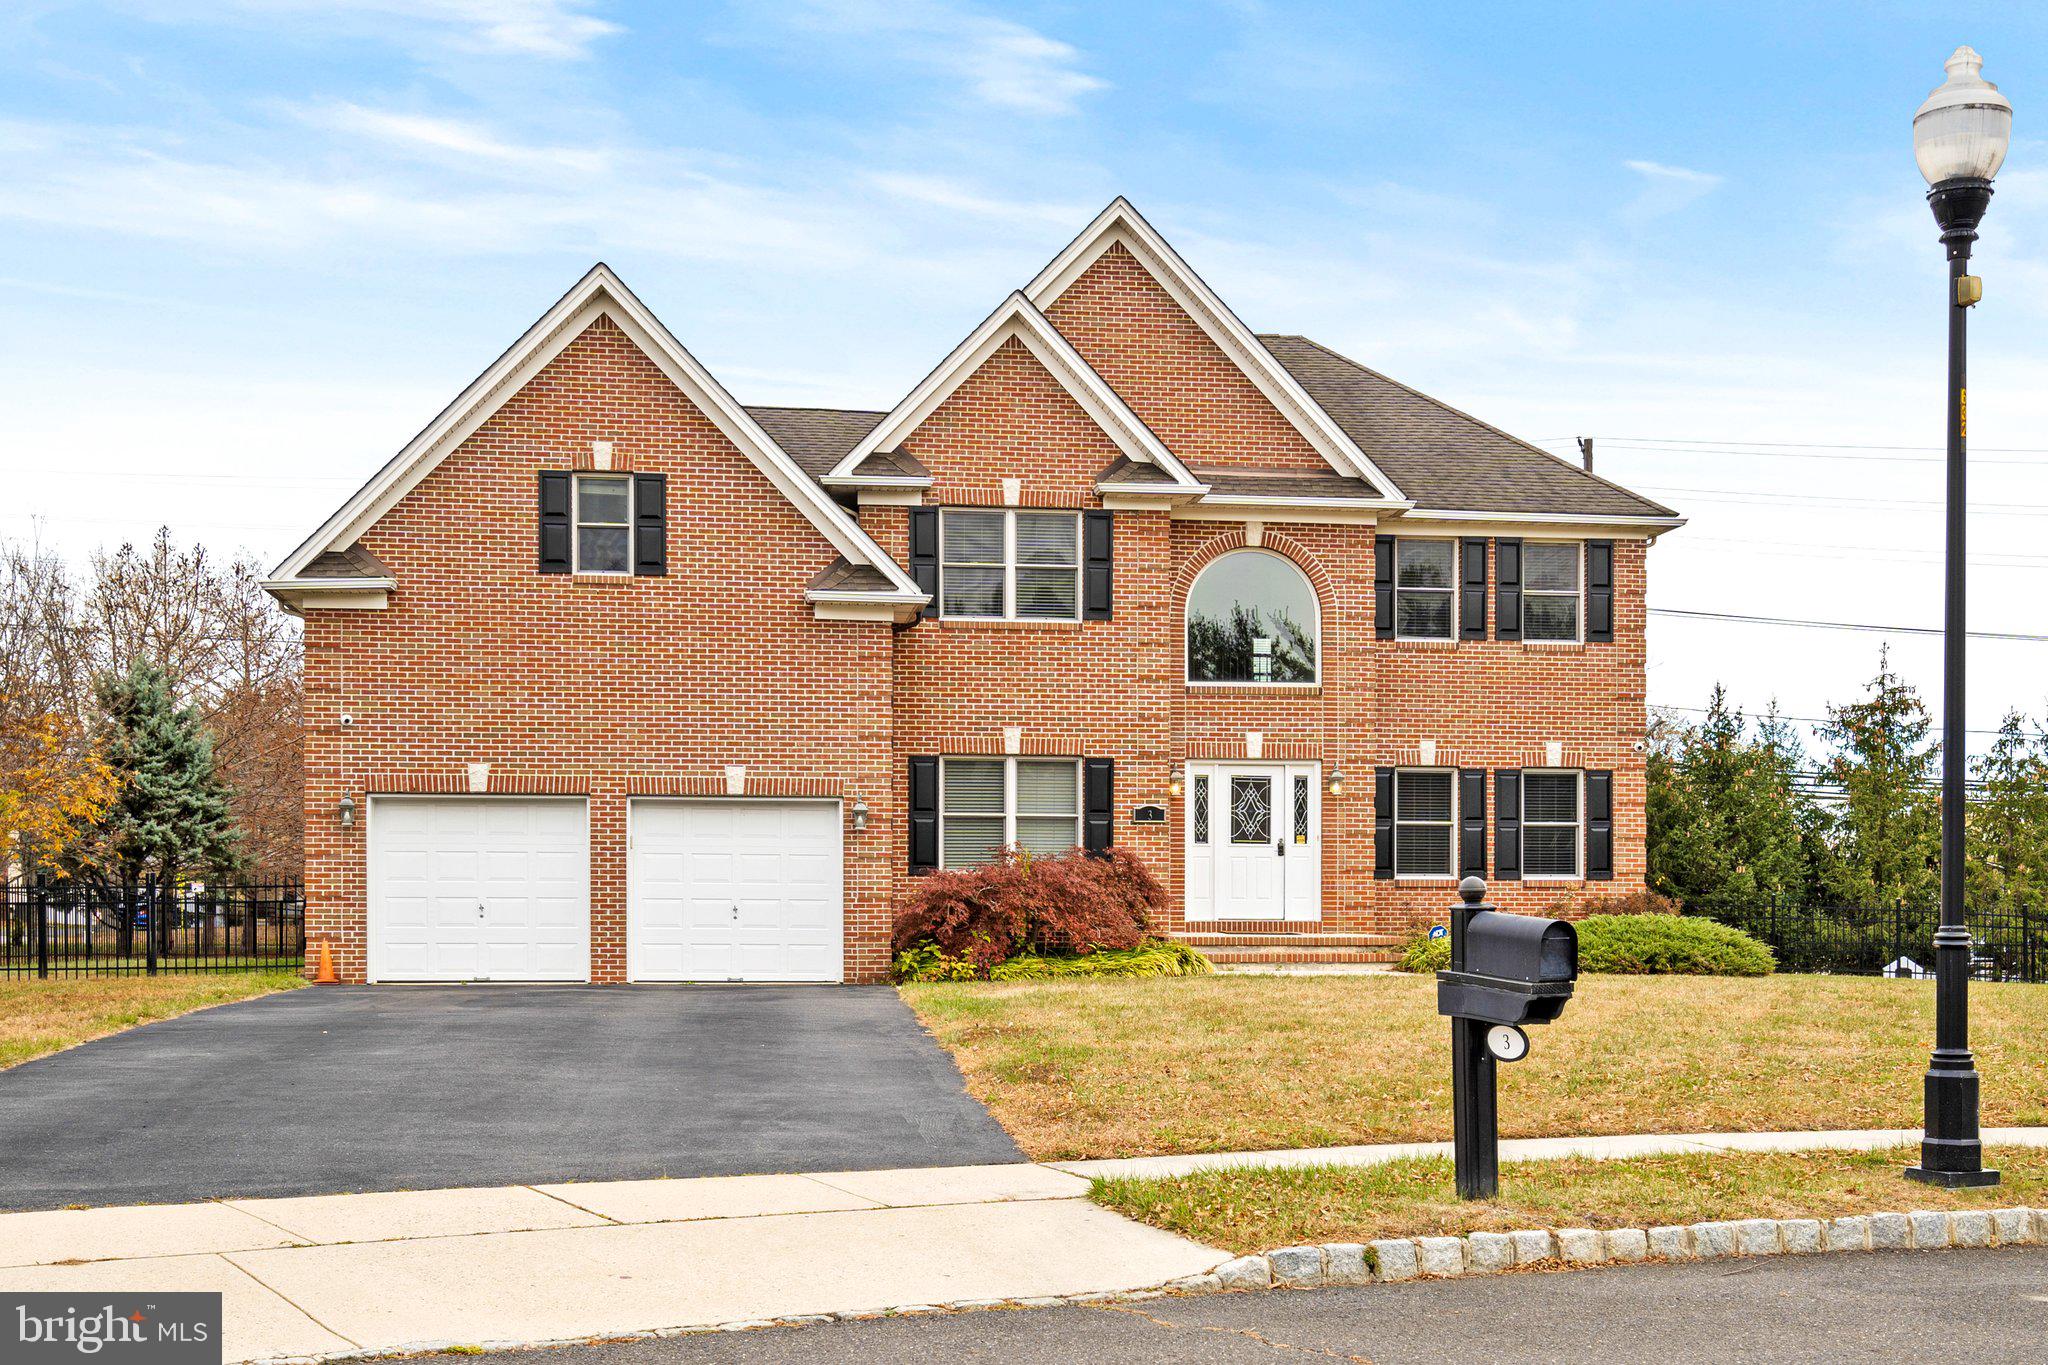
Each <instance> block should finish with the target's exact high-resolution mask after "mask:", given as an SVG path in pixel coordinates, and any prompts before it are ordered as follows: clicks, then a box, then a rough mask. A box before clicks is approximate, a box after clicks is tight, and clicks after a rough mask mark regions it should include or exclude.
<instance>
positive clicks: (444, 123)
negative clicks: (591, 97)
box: [301, 103, 611, 174]
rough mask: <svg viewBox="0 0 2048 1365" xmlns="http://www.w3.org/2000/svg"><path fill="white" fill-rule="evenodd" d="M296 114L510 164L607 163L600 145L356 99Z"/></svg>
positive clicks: (379, 137) (596, 167)
mask: <svg viewBox="0 0 2048 1365" xmlns="http://www.w3.org/2000/svg"><path fill="white" fill-rule="evenodd" d="M301 117H303V118H304V119H305V120H306V121H307V122H308V123H312V124H314V125H316V126H319V127H324V128H328V129H332V130H333V131H335V132H339V133H344V134H349V135H352V136H356V137H361V138H365V139H368V140H371V141H374V142H379V143H383V144H385V145H388V146H395V147H401V148H406V149H409V150H412V151H415V152H425V153H429V154H434V153H438V154H443V155H447V156H452V157H455V158H458V159H461V160H465V161H484V162H491V163H496V164H499V165H503V166H506V167H510V168H514V169H521V170H560V171H574V172H581V173H587V174H594V173H596V172H599V171H602V170H604V169H605V168H606V167H607V166H608V165H609V164H610V162H611V157H610V155H609V154H608V153H607V152H606V151H605V150H604V149H602V148H595V147H563V146H546V145H541V146H527V145H522V144H520V143H516V142H511V141H508V140H506V139H505V138H503V137H501V136H499V135H498V134H497V133H495V132H493V131H492V130H491V129H489V128H488V127H486V126H484V125H482V124H479V123H474V122H469V121H466V120H462V119H450V118H436V117H433V116H432V115H428V114H407V113H401V112H399V111H396V110H390V109H371V108H368V107H366V106H364V105H360V104H347V103H342V104H329V105H322V106H319V107H317V108H312V109H306V110H303V111H301Z"/></svg>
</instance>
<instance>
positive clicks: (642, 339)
mask: <svg viewBox="0 0 2048 1365" xmlns="http://www.w3.org/2000/svg"><path fill="white" fill-rule="evenodd" d="M600 317H608V318H610V319H611V320H612V322H613V323H615V324H616V325H617V326H618V328H619V330H620V331H622V332H624V333H625V334H626V336H627V338H628V339H629V340H631V341H632V342H633V344H634V345H635V346H638V347H639V348H640V350H641V351H642V352H644V353H645V354H646V355H647V357H648V358H649V359H651V360H652V361H654V363H655V364H656V365H657V366H658V367H660V369H661V372H662V373H663V374H664V375H666V376H668V379H669V382H671V383H673V384H674V385H675V386H676V387H677V388H678V389H680V390H681V391H682V393H683V395H684V396H685V397H686V398H688V399H689V400H690V401H691V402H692V403H694V404H695V405H696V406H697V408H698V410H699V411H701V412H703V413H704V415H705V416H706V417H708V418H710V419H711V422H712V424H713V425H715V426H716V427H718V429H719V430H720V432H722V433H723V434H724V435H725V438H726V439H727V440H729V441H731V442H732V443H733V445H734V446H735V447H736V448H738V450H739V451H740V453H741V454H743V455H745V456H746V457H747V459H748V460H749V461H751V462H752V463H753V465H754V467H755V468H756V469H758V470H760V471H761V473H762V474H763V475H764V476H765V477H766V478H767V479H768V481H769V482H770V483H772V484H774V485H775V487H776V489H777V490H778V491H780V492H781V493H782V495H783V496H784V497H785V498H787V499H788V500H789V501H790V503H791V504H792V505H794V506H795V507H796V509H797V511H799V512H801V513H802V514H803V515H804V518H805V519H806V520H807V521H809V522H810V523H811V524H812V525H813V526H815V527H816V528H817V529H818V532H819V534H821V535H823V536H824V537H825V539H826V540H827V541H829V542H830V543H831V545H832V547H833V548H834V549H836V550H837V551H839V553H840V554H842V555H844V556H846V557H847V558H848V559H849V560H851V561H853V562H854V563H856V564H866V565H869V566H871V567H873V568H876V569H879V570H881V571H882V573H883V574H884V575H886V576H887V577H888V579H889V581H890V582H891V583H892V584H894V585H895V586H896V589H897V590H898V591H901V592H905V593H918V592H919V590H918V587H917V585H916V584H915V583H913V582H912V581H911V580H910V577H909V575H908V574H906V573H904V572H903V570H902V569H901V568H900V567H899V566H898V565H897V564H896V562H895V561H894V560H893V559H891V558H890V557H889V556H888V555H887V554H886V553H884V552H883V550H882V548H881V547H880V546H879V545H877V544H875V542H874V540H873V539H871V538H870V537H869V536H868V534H867V533H866V532H865V531H863V530H862V529H861V528H860V525H859V523H857V522H856V521H854V519H853V518H852V517H851V516H850V515H848V514H847V512H846V511H845V509H844V508H841V507H840V506H839V505H838V504H837V503H835V502H833V501H832V499H831V498H829V497H827V496H826V495H825V493H824V491H823V490H822V489H820V488H819V487H818V486H817V485H816V484H814V483H812V482H811V480H810V478H809V477H808V476H807V475H805V473H804V472H803V470H802V468H801V467H800V466H798V464H797V463H796V461H794V460H792V459H791V458H790V457H789V455H788V454H787V453H786V452H784V451H783V450H782V448H781V447H780V446H778V445H776V444H775V442H774V440H773V439H772V438H770V437H769V435H768V433H767V432H765V431H763V430H762V429H761V426H760V423H758V422H756V421H755V420H754V419H753V417H752V416H751V415H749V414H748V412H747V410H746V409H745V408H743V407H741V406H740V405H739V403H738V402H736V401H735V400H734V398H733V396H732V395H731V394H730V393H727V392H726V390H725V386H724V385H722V384H720V383H719V382H718V380H717V379H715V378H713V377H712V375H711V372H710V371H709V370H707V369H705V368H704V366H703V365H702V364H700V363H699V362H698V360H697V358H696V357H695V356H693V355H691V354H690V353H689V351H687V350H686V349H684V347H683V345H682V343H680V342H678V341H677V340H676V339H675V337H674V336H673V335H671V334H670V332H669V330H668V329H667V328H666V327H664V326H662V324H661V320H660V319H658V318H656V317H655V316H654V314H653V313H652V312H650V311H649V310H648V308H647V306H646V305H645V304H643V303H641V302H640V300H639V299H638V298H637V297H635V296H634V294H633V292H632V291H631V290H630V289H628V288H626V286H625V284H624V283H623V282H622V281H620V279H619V278H618V276H616V275H614V274H613V273H612V271H611V267H609V266H607V265H604V264H602V263H600V264H598V265H596V266H593V267H592V268H591V270H590V273H589V274H587V275H585V276H584V277H583V278H582V279H581V280H578V281H577V282H576V285H575V287H574V288H572V289H570V291H569V292H568V293H566V294H564V295H563V296H562V297H561V298H560V299H559V300H557V301H556V303H555V305H554V307H552V308H550V309H548V311H547V312H546V313H544V314H542V315H541V318H540V320H539V321H538V322H536V323H534V324H533V326H531V327H529V328H527V330H526V332H525V334H524V335H522V336H521V337H520V338H519V340H518V341H516V342H514V343H513V344H512V346H511V348H510V349H509V350H507V351H506V352H505V353H504V354H503V355H501V356H499V357H498V359H497V360H496V361H494V362H493V363H492V365H491V367H490V368H489V369H487V370H485V371H484V372H483V373H482V374H481V375H478V376H477V378H476V380H475V381H474V382H473V383H471V384H470V386H469V387H468V388H466V389H464V390H463V391H462V393H461V395H460V396H459V397H457V398H456V400H455V401H454V402H453V403H450V404H449V405H448V406H447V407H445V408H443V409H442V410H441V412H440V415H438V416H437V417H435V418H434V420H433V421H432V422H430V423H428V425H427V427H426V429H425V430H424V431H422V432H420V434H419V435H417V436H415V437H413V438H412V440H411V441H409V442H408V443H407V444H406V446H405V448H404V449H403V450H401V451H399V452H398V454H397V455H395V456H393V457H392V458H391V460H390V461H389V462H388V463H387V464H385V466H384V467H383V468H382V469H380V470H378V471H377V473H376V474H374V475H373V476H371V478H370V481H369V482H368V483H366V484H364V485H363V486H362V488H360V489H359V490H357V492H356V494H355V496H354V497H352V498H350V499H349V500H348V501H347V502H346V503H344V504H342V506H341V508H340V510H339V511H337V512H335V514H334V515H333V516H331V517H329V518H328V519H327V521H326V522H325V523H324V524H322V526H321V527H320V529H319V530H318V531H315V532H314V533H313V534H312V536H310V537H309V538H308V539H307V540H306V541H305V543H304V544H302V545H300V546H299V548H298V549H296V550H294V551H292V553H291V554H290V555H289V556H288V557H287V558H286V559H285V561H284V562H283V563H282V564H280V565H278V567H277V571H276V572H275V573H274V574H272V575H271V579H272V581H273V582H274V583H284V582H290V581H292V580H296V579H298V578H299V575H300V574H302V573H303V572H304V571H305V569H306V567H307V566H308V565H309V564H311V563H312V562H313V561H314V560H315V559H316V558H318V557H319V556H320V555H322V554H324V553H326V552H327V551H329V550H340V549H343V548H346V547H347V546H348V545H351V544H353V543H354V542H355V540H356V538H357V537H359V536H360V535H362V533H363V532H364V531H366V530H367V529H369V527H370V526H371V525H372V524H374V523H375V522H376V521H377V519H378V518H379V517H382V516H383V515H384V514H385V513H386V512H389V511H390V510H391V508H392V507H393V506H395V505H396V504H397V503H398V501H399V499H401V498H403V497H404V496H405V495H406V494H407V493H409V492H410V491H412V489H413V488H415V487H416V486H418V484H419V482H420V480H422V479H424V478H426V476H427V475H428V474H430V473H432V472H433V471H434V469H435V468H436V467H437V466H438V465H439V464H440V463H441V461H443V460H445V459H446V458H447V457H448V456H449V454H450V453H452V452H453V451H454V450H455V449H456V448H457V447H458V446H460V445H461V444H462V442H463V441H465V440H466V439H468V438H469V436H470V435H471V434H472V433H474V432H475V431H476V429H477V428H478V427H480V426H482V425H483V424H484V423H485V422H486V421H488V420H489V419H490V417H491V416H492V414H494V413H495V412H497V411H498V409H499V408H501V407H503V406H504V404H505V402H506V401H507V400H508V399H509V398H511V396H512V395H513V394H515V393H517V392H519V390H520V388H521V387H522V386H524V385H525V384H526V382H527V381H528V380H530V379H531V378H532V377H533V376H534V375H536V374H538V373H539V372H540V371H541V370H542V369H543V368H544V367H545V366H546V365H547V364H548V362H550V361H552V360H553V359H554V358H555V357H556V356H558V355H560V354H561V353H562V351H563V350H564V349H566V348H567V347H568V345H569V343H570V342H572V341H574V340H575V339H576V338H577V337H578V336H581V335H582V334H583V331H584V329H585V328H587V327H589V326H590V324H591V323H593V322H595V321H596V320H597V319H598V318H600ZM919 595H920V596H922V594H919Z"/></svg>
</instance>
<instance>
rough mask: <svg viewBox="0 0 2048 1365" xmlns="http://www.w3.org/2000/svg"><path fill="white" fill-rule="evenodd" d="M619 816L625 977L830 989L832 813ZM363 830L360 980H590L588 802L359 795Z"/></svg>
mask: <svg viewBox="0 0 2048 1365" xmlns="http://www.w3.org/2000/svg"><path fill="white" fill-rule="evenodd" d="M626 823H627V846H628V847H627V856H626V880H627V886H626V915H625V921H626V922H625V964H624V965H625V973H626V978H627V979H628V980H630V981H838V980H841V979H842V976H843V966H842V963H843V957H842V949H843V933H844V909H843V907H844V900H843V895H844V892H843V887H844V874H843V858H842V849H841V840H840V813H839V803H838V802H836V801H830V800H774V799H761V798H751V797H736V798H701V799H700V798H691V799H666V798H662V799H640V800H634V801H632V802H630V803H629V805H628V810H627V817H626ZM367 824H368V830H367V834H368V844H369V862H368V867H367V878H368V888H367V890H368V900H369V944H368V948H369V979H370V980H372V981H394V982H395V981H588V980H590V979H591V967H592V950H591V942H592V934H591V927H592V923H591V922H592V915H591V906H592V897H591V871H590V869H591V856H590V855H591V837H590V829H591V822H590V806H589V803H588V802H587V801H586V800H585V799H583V798H581V797H528V796H373V797H371V798H370V801H369V810H368V816H367ZM614 941H616V940H614Z"/></svg>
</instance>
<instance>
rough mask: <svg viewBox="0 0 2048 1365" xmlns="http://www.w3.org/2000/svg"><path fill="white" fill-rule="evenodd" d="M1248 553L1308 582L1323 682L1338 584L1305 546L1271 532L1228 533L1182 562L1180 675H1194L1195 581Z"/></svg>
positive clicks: (1177, 599)
mask: <svg viewBox="0 0 2048 1365" xmlns="http://www.w3.org/2000/svg"><path fill="white" fill-rule="evenodd" d="M1245 550H1251V551H1262V552H1265V553H1267V554H1271V555H1274V556H1276V557H1277V558H1279V559H1282V560H1284V561H1286V562H1287V563H1289V564H1291V565H1293V566H1294V568H1295V569H1297V570H1298V571H1299V572H1300V573H1301V576H1302V577H1303V578H1304V579H1306V580H1307V582H1308V587H1309V592H1310V593H1311V594H1312V595H1313V597H1314V599H1315V607H1316V640H1315V647H1316V679H1317V681H1318V682H1320V681H1322V680H1323V678H1324V675H1325V671H1326V668H1327V666H1328V662H1329V659H1330V655H1331V640H1332V637H1333V636H1334V635H1335V633H1336V606H1337V595H1336V585H1335V584H1334V583H1333V582H1332V581H1331V578H1330V574H1329V571H1328V570H1326V569H1325V568H1324V567H1323V565H1322V563H1321V561H1319V560H1318V559H1317V558H1316V557H1315V556H1314V555H1313V554H1311V553H1309V551H1308V549H1307V548H1306V547H1304V546H1303V545H1301V544H1300V543H1299V542H1297V541H1295V540H1293V539H1291V538H1290V537H1287V536H1284V535H1276V534H1274V533H1273V532H1271V531H1266V532H1264V533H1263V534H1262V535H1261V536H1260V537H1259V539H1258V540H1257V541H1256V542H1254V541H1253V540H1252V538H1251V537H1250V535H1248V534H1247V533H1246V532H1244V531H1230V532H1227V533H1225V534H1223V535H1220V536H1216V537H1214V538H1213V539H1211V540H1209V541H1207V542H1205V543H1204V544H1202V545H1201V546H1200V547H1198V548H1197V549H1196V550H1195V551H1194V553H1192V554H1190V555H1189V556H1188V557H1187V558H1186V559H1185V560H1183V561H1182V562H1181V565H1180V568H1179V570H1178V571H1177V572H1176V573H1175V574H1174V581H1173V629H1174V633H1175V635H1176V636H1177V637H1178V641H1179V643H1178V653H1179V656H1180V676H1181V677H1182V678H1188V676H1189V674H1190V672H1191V669H1190V663H1191V661H1190V660H1189V658H1188V623H1187V609H1188V597H1189V594H1190V593H1191V592H1192V591H1193V589H1194V586H1195V583H1196V581H1197V580H1199V579H1200V578H1201V576H1202V575H1203V574H1204V573H1206V572H1207V571H1208V570H1209V568H1210V567H1211V566H1212V565H1214V564H1215V563H1216V562H1217V561H1218V560H1221V559H1223V558H1224V557H1225V556H1227V555H1232V554H1236V553H1239V552H1241V551H1245Z"/></svg>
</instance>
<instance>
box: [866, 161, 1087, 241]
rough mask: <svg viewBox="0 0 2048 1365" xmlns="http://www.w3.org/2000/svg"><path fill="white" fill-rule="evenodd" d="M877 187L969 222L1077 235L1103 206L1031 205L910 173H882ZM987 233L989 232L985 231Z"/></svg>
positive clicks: (944, 179) (937, 177) (873, 179)
mask: <svg viewBox="0 0 2048 1365" xmlns="http://www.w3.org/2000/svg"><path fill="white" fill-rule="evenodd" d="M868 180H869V182H870V183H871V184H873V185H874V187H875V188H876V189H878V190H880V191H882V193H884V194H886V195H889V196H890V197H891V198H895V199H902V200H906V201H908V202H910V203H913V204H924V205H926V206H928V207H931V208H936V209H945V210H947V211H948V212H951V213H957V214H961V215H964V216H966V217H969V218H986V219H991V220H993V221H995V222H998V223H1019V222H1028V223H1031V224H1033V225H1034V226H1035V225H1039V224H1045V225H1050V226H1052V227H1063V228H1065V229H1066V230H1067V231H1068V232H1070V233H1071V232H1075V231H1078V230H1079V229H1080V228H1081V227H1082V226H1083V225H1084V224H1086V223H1087V222H1088V220H1089V219H1091V218H1093V217H1094V216H1095V215H1096V214H1097V213H1098V212H1100V211H1101V208H1102V205H1100V204H1096V205H1093V206H1089V205H1084V204H1080V203H1064V204H1063V203H1057V202H1050V201H1046V202H1031V201H1027V200H1022V199H1004V198H999V197H997V196H994V195H989V194H984V193H982V192H981V191H980V190H977V189H973V188H970V187H969V186H967V185H965V184H963V183H962V182H960V181H958V180H953V179H949V178H947V177H946V176H942V175H921V174H916V173H912V172H907V171H882V172H877V173H876V174H874V175H871V176H869V177H868ZM982 230H984V231H985V230H986V229H982Z"/></svg>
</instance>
